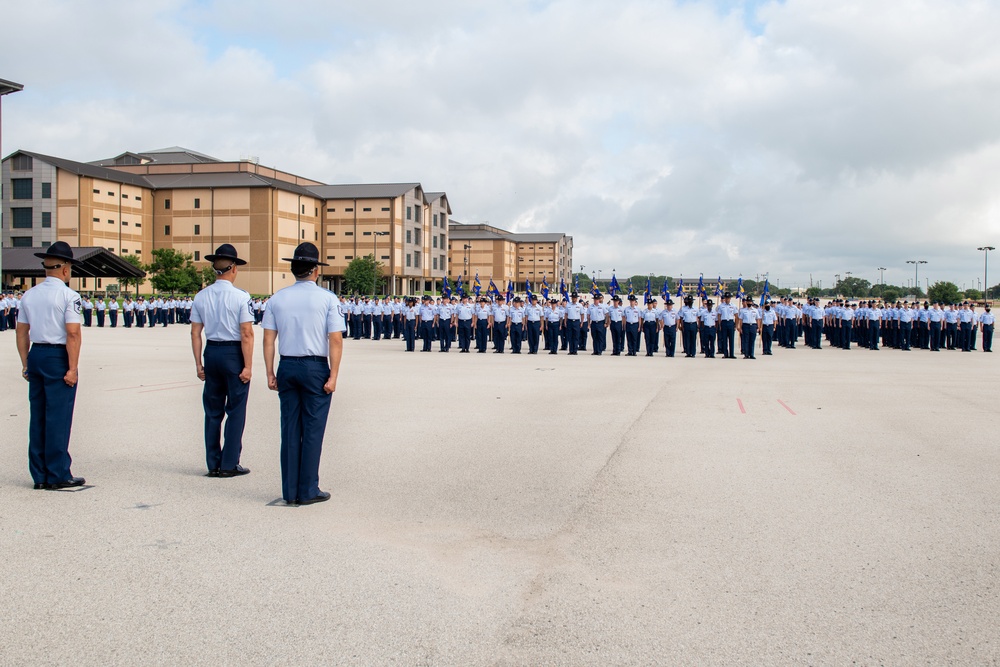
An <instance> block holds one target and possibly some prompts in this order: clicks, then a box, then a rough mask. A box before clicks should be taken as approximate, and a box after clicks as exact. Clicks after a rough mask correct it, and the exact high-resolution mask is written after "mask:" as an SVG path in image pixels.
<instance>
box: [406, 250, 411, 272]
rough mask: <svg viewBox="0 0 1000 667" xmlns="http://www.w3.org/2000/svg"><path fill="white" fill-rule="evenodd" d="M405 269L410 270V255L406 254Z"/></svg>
mask: <svg viewBox="0 0 1000 667" xmlns="http://www.w3.org/2000/svg"><path fill="white" fill-rule="evenodd" d="M406 268H410V253H406Z"/></svg>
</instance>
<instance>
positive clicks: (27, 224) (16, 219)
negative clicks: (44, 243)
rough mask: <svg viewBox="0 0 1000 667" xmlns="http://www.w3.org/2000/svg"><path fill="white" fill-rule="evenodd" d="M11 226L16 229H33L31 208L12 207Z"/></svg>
mask: <svg viewBox="0 0 1000 667" xmlns="http://www.w3.org/2000/svg"><path fill="white" fill-rule="evenodd" d="M10 214H11V217H12V218H13V219H12V220H11V227H12V228H14V229H31V209H30V208H28V207H22V208H12V209H10Z"/></svg>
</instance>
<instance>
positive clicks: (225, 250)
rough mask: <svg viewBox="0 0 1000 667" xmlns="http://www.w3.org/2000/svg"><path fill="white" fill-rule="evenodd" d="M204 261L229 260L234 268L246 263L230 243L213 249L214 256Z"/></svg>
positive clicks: (209, 256)
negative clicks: (234, 265)
mask: <svg viewBox="0 0 1000 667" xmlns="http://www.w3.org/2000/svg"><path fill="white" fill-rule="evenodd" d="M317 257H318V254H317ZM205 259H206V260H208V261H209V262H214V261H215V260H217V259H231V260H233V262H235V263H236V266H243V265H244V264H246V263H247V261H246V260H245V259H240V257H239V255H237V254H236V248H234V247H233V246H232V244H230V243H223V244H222V245H220V246H219V247H218V248H216V249H215V254H214V255H205Z"/></svg>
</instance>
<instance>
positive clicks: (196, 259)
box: [194, 250, 201, 262]
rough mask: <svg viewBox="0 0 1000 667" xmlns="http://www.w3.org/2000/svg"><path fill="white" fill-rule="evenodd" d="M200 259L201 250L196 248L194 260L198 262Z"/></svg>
mask: <svg viewBox="0 0 1000 667" xmlns="http://www.w3.org/2000/svg"><path fill="white" fill-rule="evenodd" d="M200 260H201V251H199V250H195V251H194V261H196V262H197V261H200Z"/></svg>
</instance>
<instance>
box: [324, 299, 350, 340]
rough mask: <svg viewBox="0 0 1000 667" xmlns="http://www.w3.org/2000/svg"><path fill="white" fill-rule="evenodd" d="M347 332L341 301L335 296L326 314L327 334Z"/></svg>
mask: <svg viewBox="0 0 1000 667" xmlns="http://www.w3.org/2000/svg"><path fill="white" fill-rule="evenodd" d="M346 330H347V325H346V324H345V323H344V316H343V315H341V314H340V299H338V298H337V297H336V296H335V297H333V299H331V300H330V308H329V310H327V313H326V332H327V333H328V334H332V333H336V332H338V331H346Z"/></svg>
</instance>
